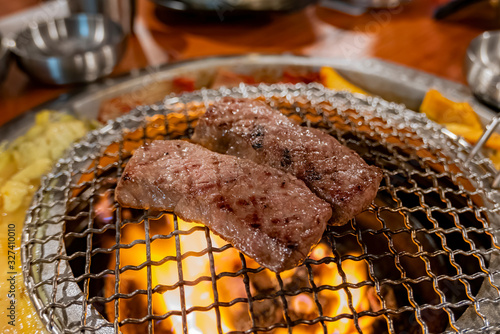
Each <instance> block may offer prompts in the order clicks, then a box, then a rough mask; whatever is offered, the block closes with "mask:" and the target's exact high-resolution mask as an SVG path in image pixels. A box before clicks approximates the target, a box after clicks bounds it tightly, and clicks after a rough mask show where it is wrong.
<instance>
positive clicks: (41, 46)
mask: <svg viewBox="0 0 500 334" xmlns="http://www.w3.org/2000/svg"><path fill="white" fill-rule="evenodd" d="M11 46H12V52H13V53H14V54H15V55H16V58H17V61H18V64H19V66H20V67H21V68H22V69H23V70H24V71H25V72H27V73H28V74H30V75H31V76H33V77H35V78H36V79H38V80H40V81H42V82H45V83H49V84H56V85H61V84H71V83H81V82H91V81H94V80H96V79H98V78H100V77H103V76H105V75H107V74H109V73H111V72H112V71H113V68H114V67H115V66H116V64H117V63H118V62H119V61H120V59H121V57H122V56H123V53H124V52H125V49H126V38H125V33H124V32H123V29H122V28H121V27H120V25H118V24H117V23H115V22H113V21H111V20H110V19H108V18H106V17H103V16H102V15H99V14H77V15H74V16H71V17H68V18H63V19H56V20H51V21H48V22H45V23H40V24H33V25H31V26H30V27H28V28H26V29H25V30H23V31H22V32H21V33H20V34H19V35H18V36H17V37H16V39H15V41H14V42H13V43H12V42H11Z"/></svg>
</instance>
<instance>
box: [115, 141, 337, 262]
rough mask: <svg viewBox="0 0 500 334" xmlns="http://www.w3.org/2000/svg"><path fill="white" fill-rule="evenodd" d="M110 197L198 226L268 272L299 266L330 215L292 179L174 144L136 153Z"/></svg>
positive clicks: (181, 143)
mask: <svg viewBox="0 0 500 334" xmlns="http://www.w3.org/2000/svg"><path fill="white" fill-rule="evenodd" d="M115 198H116V200H117V201H118V203H120V205H122V206H124V207H133V208H139V209H154V210H162V211H173V212H174V213H175V214H177V215H178V216H179V217H181V218H182V219H184V220H187V221H194V222H201V223H203V224H204V225H206V226H208V227H209V228H210V230H212V232H214V233H215V234H217V235H219V236H221V237H222V238H223V239H225V240H226V241H228V242H230V243H231V244H232V245H233V246H234V247H235V248H237V249H239V250H241V251H242V252H244V253H245V254H247V255H248V256H250V257H252V258H253V259H255V260H256V261H257V262H258V263H260V264H261V265H263V266H265V267H267V268H269V269H271V270H273V271H275V272H280V271H283V270H286V269H290V268H293V267H294V266H296V265H298V264H300V263H301V262H302V261H303V260H304V259H305V258H306V257H307V255H308V254H309V252H310V250H311V248H312V247H313V246H314V245H315V244H316V243H317V242H319V240H320V239H321V237H322V235H323V232H324V230H325V228H326V223H327V221H328V219H329V218H330V216H331V208H330V206H329V205H328V203H326V202H324V201H323V200H321V199H319V198H318V197H317V196H316V195H314V194H313V193H312V192H311V191H310V190H309V189H308V188H307V186H306V185H305V184H304V182H302V181H301V180H298V179H297V178H295V177H294V176H292V175H290V174H287V173H284V172H282V171H280V170H277V169H274V168H271V167H269V166H264V165H259V164H256V163H255V162H253V161H250V160H247V159H241V158H237V157H234V156H230V155H223V154H218V153H215V152H212V151H209V150H207V149H205V148H203V147H202V146H199V145H196V144H191V143H188V142H185V141H179V140H166V141H153V142H152V143H150V144H149V145H144V146H142V147H141V148H139V149H138V150H137V151H136V152H135V153H134V155H133V156H132V158H131V159H130V161H129V162H128V163H127V165H126V167H125V170H124V172H123V175H122V177H121V179H120V180H119V182H118V186H117V188H116V192H115Z"/></svg>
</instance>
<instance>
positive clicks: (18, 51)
mask: <svg viewBox="0 0 500 334" xmlns="http://www.w3.org/2000/svg"><path fill="white" fill-rule="evenodd" d="M79 17H84V18H86V19H87V20H88V21H98V20H102V21H103V22H104V23H106V24H105V26H107V25H108V24H109V25H111V26H112V27H113V29H117V31H118V33H119V34H116V35H112V36H118V37H113V39H112V40H111V42H108V43H104V44H102V45H100V46H99V47H98V48H96V49H94V50H91V51H84V52H78V53H76V54H73V55H65V56H43V55H41V54H39V53H35V54H29V53H27V52H25V50H23V49H22V48H19V47H18V45H17V44H18V43H17V41H18V39H19V38H20V36H23V35H25V34H26V33H28V32H30V31H32V30H33V29H39V28H40V27H43V26H46V25H48V24H49V23H51V22H61V21H65V22H66V21H70V20H76V19H77V18H79ZM126 37H127V36H126V34H125V32H124V31H123V29H122V27H121V26H120V25H119V24H118V23H116V22H114V21H113V20H111V19H109V18H107V17H105V16H103V15H102V14H85V13H79V14H74V15H71V16H68V17H64V18H59V19H52V20H49V21H45V22H41V23H33V24H30V25H29V26H28V27H26V28H25V29H23V30H22V31H20V32H19V33H18V34H16V36H15V37H14V38H12V39H10V41H9V43H10V47H9V49H10V51H11V52H12V54H13V55H15V56H16V58H19V59H21V60H24V59H27V60H36V61H41V62H46V61H49V60H53V59H56V60H59V61H73V59H74V58H75V56H76V55H84V54H89V53H90V54H96V53H98V52H100V51H101V50H102V49H103V48H104V47H106V46H112V47H114V48H116V47H117V46H118V45H120V44H122V43H123V42H124V41H125V40H126Z"/></svg>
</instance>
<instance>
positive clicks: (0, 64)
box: [0, 35, 10, 83]
mask: <svg viewBox="0 0 500 334" xmlns="http://www.w3.org/2000/svg"><path fill="white" fill-rule="evenodd" d="M9 64H10V50H9V48H8V46H7V43H6V41H5V40H4V39H3V37H2V35H0V83H1V82H3V81H4V80H5V77H6V76H7V72H8V71H9Z"/></svg>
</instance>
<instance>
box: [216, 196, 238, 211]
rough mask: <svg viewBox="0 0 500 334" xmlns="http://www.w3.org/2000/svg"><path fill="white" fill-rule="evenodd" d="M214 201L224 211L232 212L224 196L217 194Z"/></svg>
mask: <svg viewBox="0 0 500 334" xmlns="http://www.w3.org/2000/svg"><path fill="white" fill-rule="evenodd" d="M215 203H216V204H217V207H218V208H219V209H221V210H224V211H226V212H234V210H233V208H232V207H231V205H230V204H229V203H228V202H227V201H226V198H225V197H224V196H222V195H220V196H217V197H216V198H215Z"/></svg>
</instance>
